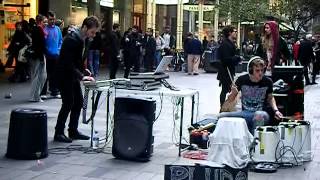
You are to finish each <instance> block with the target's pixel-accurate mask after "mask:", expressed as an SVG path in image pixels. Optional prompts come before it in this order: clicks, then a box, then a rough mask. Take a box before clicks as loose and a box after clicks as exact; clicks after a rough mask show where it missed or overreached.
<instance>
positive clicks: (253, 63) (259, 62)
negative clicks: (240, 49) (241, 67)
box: [247, 56, 265, 74]
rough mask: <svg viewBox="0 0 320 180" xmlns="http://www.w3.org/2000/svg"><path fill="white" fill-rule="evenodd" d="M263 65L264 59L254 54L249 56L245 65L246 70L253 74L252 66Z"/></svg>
mask: <svg viewBox="0 0 320 180" xmlns="http://www.w3.org/2000/svg"><path fill="white" fill-rule="evenodd" d="M255 66H256V67H259V66H260V67H263V68H264V67H265V62H264V60H263V59H262V58H261V57H259V56H254V57H252V58H250V60H249V62H248V67H247V71H248V73H249V74H253V67H255Z"/></svg>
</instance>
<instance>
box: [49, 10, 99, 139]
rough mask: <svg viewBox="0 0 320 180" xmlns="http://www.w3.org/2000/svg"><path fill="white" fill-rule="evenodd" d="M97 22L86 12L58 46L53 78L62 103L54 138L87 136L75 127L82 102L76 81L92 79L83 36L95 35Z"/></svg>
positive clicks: (97, 27)
mask: <svg viewBox="0 0 320 180" xmlns="http://www.w3.org/2000/svg"><path fill="white" fill-rule="evenodd" d="M99 27H100V23H99V20H98V18H97V17H95V16H89V17H87V18H86V19H84V21H83V23H82V26H81V28H80V29H76V28H73V29H70V33H69V34H67V35H66V37H65V39H64V42H63V44H62V47H61V52H60V56H59V59H58V63H57V68H56V72H57V79H58V83H59V89H60V93H61V98H62V106H61V109H60V112H59V115H58V119H57V124H56V127H55V135H54V140H55V141H59V142H65V143H71V142H72V140H76V139H80V140H88V139H89V137H88V136H86V135H83V134H82V133H80V132H79V131H78V121H79V116H80V111H81V108H82V105H83V95H82V91H81V85H80V81H94V78H93V77H90V73H87V75H85V74H84V73H85V72H86V71H85V70H84V60H85V55H84V54H86V53H85V52H86V48H85V46H84V44H85V40H86V39H87V38H88V39H92V38H94V36H95V35H96V32H97V30H98V29H99ZM69 114H70V121H69V129H68V131H69V137H67V136H65V135H64V128H65V123H66V121H67V117H68V116H69Z"/></svg>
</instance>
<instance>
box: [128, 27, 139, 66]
mask: <svg viewBox="0 0 320 180" xmlns="http://www.w3.org/2000/svg"><path fill="white" fill-rule="evenodd" d="M141 41H142V37H141V34H139V32H138V26H133V27H132V29H131V33H130V34H129V35H128V43H129V54H130V61H131V63H132V65H133V66H134V67H133V72H140V55H141V53H140V47H141V45H142V42H141Z"/></svg>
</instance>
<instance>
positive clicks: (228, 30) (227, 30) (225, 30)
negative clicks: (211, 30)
mask: <svg viewBox="0 0 320 180" xmlns="http://www.w3.org/2000/svg"><path fill="white" fill-rule="evenodd" d="M234 30H235V27H233V26H226V27H224V28H223V30H222V34H223V36H224V37H225V38H228V37H229V35H230V33H232V32H233V31H234Z"/></svg>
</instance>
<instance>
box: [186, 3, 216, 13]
mask: <svg viewBox="0 0 320 180" xmlns="http://www.w3.org/2000/svg"><path fill="white" fill-rule="evenodd" d="M183 10H186V11H199V5H197V4H196V5H189V4H187V5H183ZM213 10H214V5H203V11H213Z"/></svg>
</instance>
